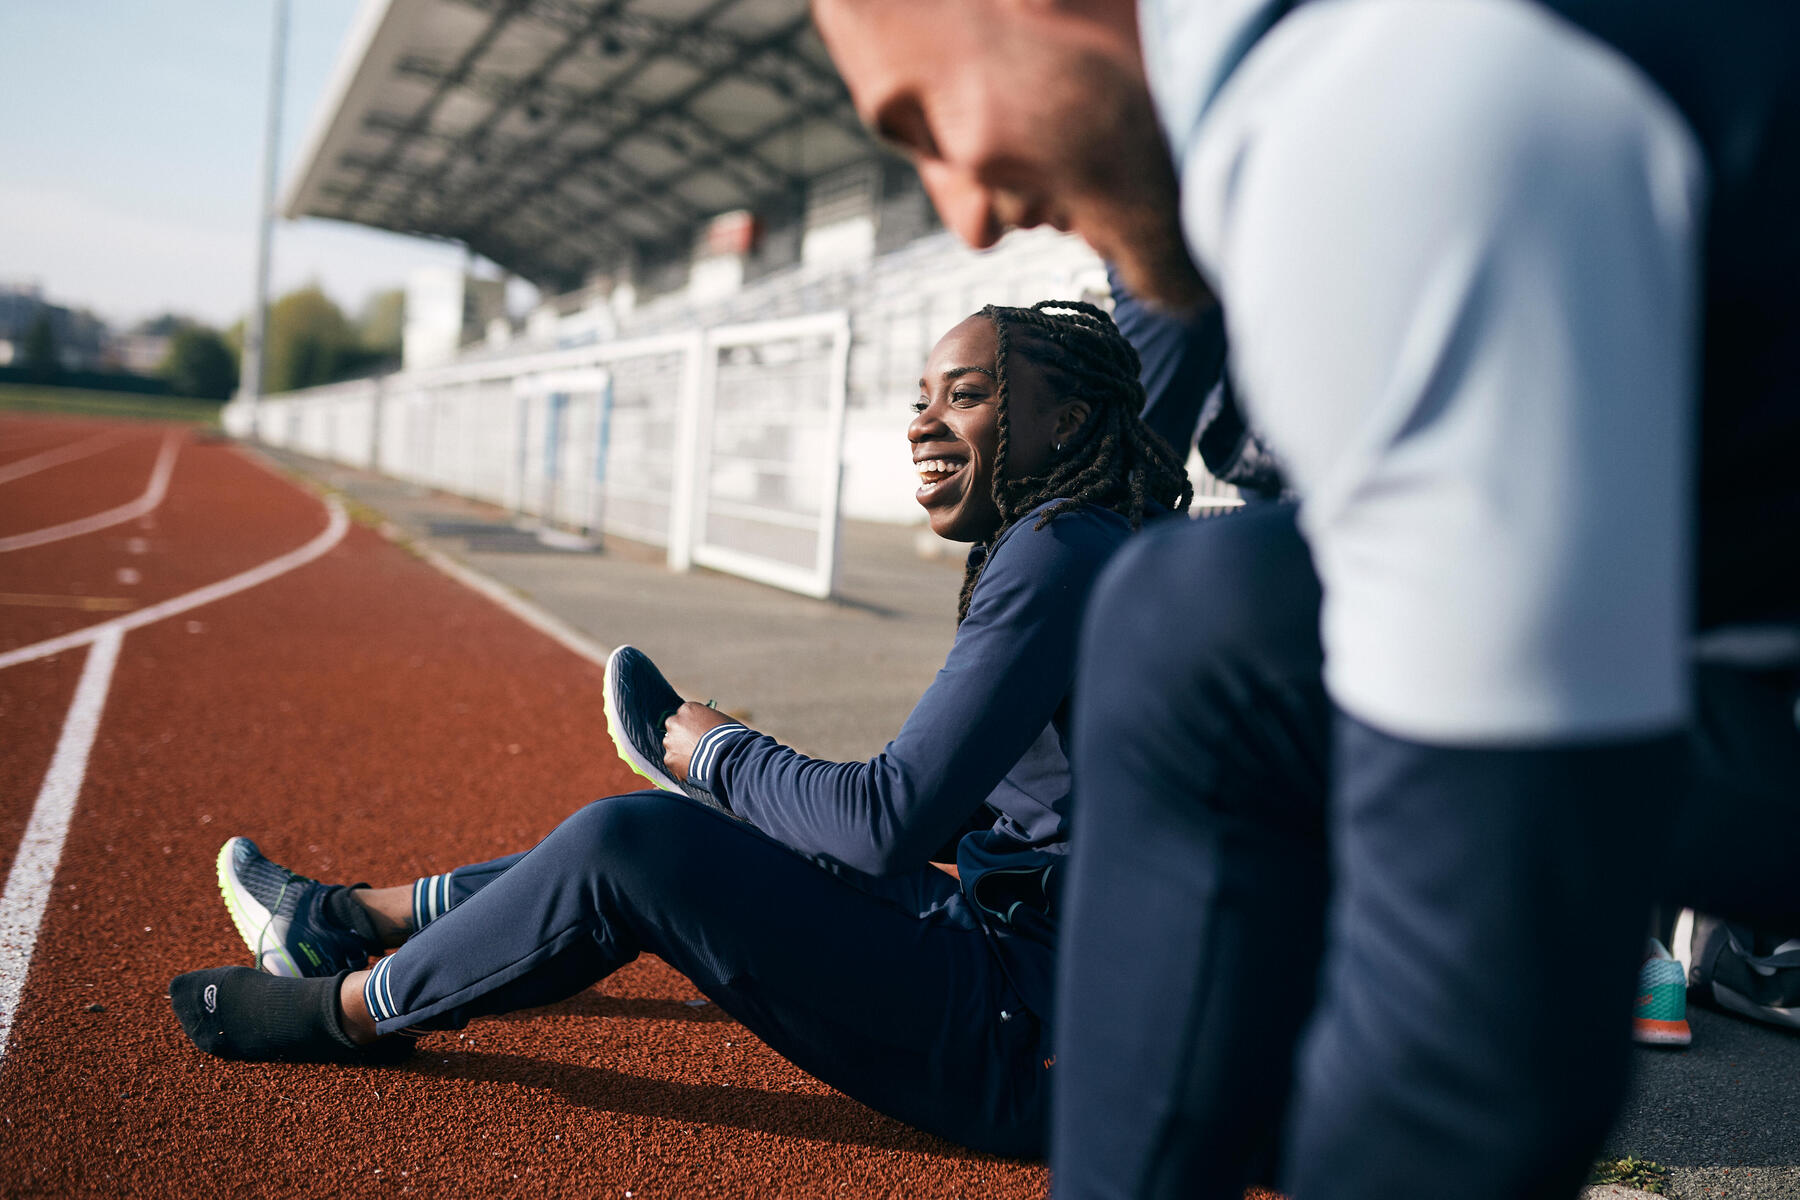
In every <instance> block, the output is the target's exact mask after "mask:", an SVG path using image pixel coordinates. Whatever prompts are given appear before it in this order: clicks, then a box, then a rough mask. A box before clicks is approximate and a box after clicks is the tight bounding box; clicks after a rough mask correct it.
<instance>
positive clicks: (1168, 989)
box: [1052, 506, 1800, 1200]
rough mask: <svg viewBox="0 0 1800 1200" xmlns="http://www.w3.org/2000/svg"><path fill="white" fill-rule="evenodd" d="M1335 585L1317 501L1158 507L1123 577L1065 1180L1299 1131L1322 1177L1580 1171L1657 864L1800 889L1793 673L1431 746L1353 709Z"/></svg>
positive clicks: (1097, 1189)
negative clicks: (1333, 603) (1794, 865)
mask: <svg viewBox="0 0 1800 1200" xmlns="http://www.w3.org/2000/svg"><path fill="white" fill-rule="evenodd" d="M1144 595H1156V596H1162V597H1175V596H1185V597H1191V598H1192V600H1191V603H1189V604H1187V605H1185V606H1182V605H1174V604H1166V605H1145V604H1142V603H1136V602H1134V601H1135V599H1136V598H1138V597H1142V596H1144ZM1319 600H1320V593H1319V584H1318V581H1317V578H1316V576H1315V575H1314V572H1313V568H1312V563H1311V559H1310V556H1309V554H1308V552H1307V549H1306V546H1305V543H1304V542H1303V541H1302V540H1301V538H1300V535H1299V533H1298V530H1297V529H1296V527H1295V524H1294V518H1293V511H1292V510H1291V509H1290V508H1287V507H1285V506H1269V507H1266V508H1261V509H1258V510H1254V511H1251V512H1247V513H1245V514H1243V515H1238V516H1233V517H1229V518H1225V519H1220V520H1212V521H1201V522H1194V523H1180V524H1171V525H1167V526H1164V527H1162V528H1160V529H1157V530H1153V531H1151V532H1148V533H1146V534H1145V535H1144V536H1143V537H1142V538H1140V539H1139V540H1138V541H1137V542H1136V543H1134V544H1133V545H1131V546H1129V547H1127V548H1126V549H1125V550H1124V551H1122V552H1121V554H1120V556H1119V559H1118V560H1117V561H1116V562H1115V563H1114V564H1113V565H1112V566H1111V567H1110V568H1109V571H1108V575H1107V576H1106V577H1105V578H1104V579H1103V580H1102V581H1101V583H1100V585H1099V586H1098V588H1097V589H1096V593H1095V597H1094V600H1093V602H1092V604H1091V605H1090V607H1089V621H1088V627H1087V630H1086V634H1085V637H1084V646H1083V654H1082V660H1081V666H1080V674H1079V676H1078V680H1079V683H1078V691H1077V698H1076V711H1075V738H1076V752H1077V753H1076V758H1075V765H1076V799H1077V807H1076V810H1075V813H1074V837H1073V839H1072V842H1073V847H1074V849H1073V855H1072V861H1071V869H1070V883H1069V890H1068V893H1067V895H1066V903H1067V907H1066V908H1065V920H1064V923H1063V927H1062V928H1063V937H1064V939H1065V940H1064V943H1063V947H1062V953H1061V960H1060V964H1059V972H1060V974H1059V990H1058V1001H1057V1004H1058V1013H1057V1018H1058V1023H1059V1026H1060V1035H1059V1037H1058V1049H1059V1051H1060V1060H1059V1065H1058V1067H1057V1072H1058V1079H1057V1083H1056V1093H1055V1102H1054V1112H1053V1119H1054V1124H1053V1130H1052V1151H1053V1155H1052V1165H1053V1168H1054V1172H1055V1173H1054V1186H1055V1189H1056V1192H1057V1195H1058V1196H1059V1197H1063V1198H1074V1197H1080V1198H1084V1200H1085V1198H1087V1197H1096V1196H1196V1197H1211V1196H1216V1197H1233V1198H1234V1200H1235V1197H1237V1196H1239V1195H1241V1189H1242V1187H1243V1186H1244V1184H1245V1183H1246V1182H1249V1181H1252V1180H1253V1179H1254V1178H1255V1177H1256V1176H1259V1175H1261V1176H1262V1177H1263V1178H1265V1179H1267V1177H1268V1175H1267V1172H1268V1171H1269V1169H1270V1167H1271V1166H1273V1165H1274V1164H1276V1163H1278V1162H1279V1163H1280V1164H1281V1169H1280V1170H1279V1174H1278V1179H1279V1182H1281V1183H1282V1184H1283V1185H1284V1186H1285V1187H1287V1188H1289V1189H1291V1190H1292V1191H1293V1192H1294V1193H1295V1194H1297V1195H1298V1196H1299V1197H1300V1198H1301V1200H1316V1198H1319V1197H1358V1198H1362V1197H1368V1198H1371V1200H1373V1198H1375V1197H1380V1198H1382V1200H1397V1198H1406V1197H1440V1196H1448V1195H1456V1196H1463V1197H1489V1196H1491V1197H1496V1198H1499V1197H1517V1196H1522V1195H1531V1196H1539V1195H1568V1196H1573V1195H1574V1194H1575V1192H1576V1190H1577V1188H1578V1187H1579V1185H1580V1183H1581V1181H1582V1179H1583V1178H1584V1174H1585V1171H1586V1169H1587V1166H1588V1164H1589V1162H1590V1161H1591V1156H1592V1155H1593V1153H1594V1152H1595V1151H1596V1150H1597V1149H1598V1147H1599V1143H1600V1141H1601V1139H1602V1138H1603V1137H1604V1134H1605V1131H1606V1128H1607V1125H1608V1123H1609V1121H1610V1119H1611V1117H1612V1115H1613V1113H1614V1111H1615V1108H1616V1106H1617V1103H1618V1100H1619V1098H1620V1095H1621V1093H1622V1089H1623V1087H1624V1083H1625V1079H1626V1072H1627V1067H1628V1062H1629V1040H1628V1038H1627V1029H1628V1027H1629V1018H1630V1013H1631V1007H1632V997H1633V985H1634V979H1635V972H1636V967H1637V965H1638V959H1639V956H1640V955H1641V951H1642V938H1643V930H1644V928H1645V919H1646V914H1647V910H1648V908H1649V905H1650V902H1651V900H1652V898H1653V894H1652V893H1653V889H1656V888H1657V887H1658V885H1663V886H1662V887H1661V889H1660V890H1661V892H1662V896H1663V897H1666V898H1669V899H1675V900H1679V901H1682V902H1685V903H1689V904H1694V905H1695V906H1697V907H1702V908H1708V909H1711V910H1712V911H1719V912H1724V913H1735V914H1739V915H1744V916H1762V917H1765V918H1783V917H1786V918H1790V919H1791V918H1793V917H1795V916H1800V903H1797V900H1800V889H1794V888H1792V887H1790V886H1787V885H1786V884H1785V883H1784V881H1785V880H1787V879H1789V878H1791V862H1784V860H1786V859H1787V858H1788V856H1789V855H1790V854H1791V848H1792V847H1793V846H1794V845H1797V844H1800V801H1797V800H1796V797H1800V734H1797V733H1796V730H1795V728H1794V720H1795V715H1794V708H1793V705H1794V700H1795V686H1796V679H1795V677H1794V673H1793V672H1792V671H1787V672H1769V673H1761V674H1758V673H1754V672H1744V671H1739V670H1721V669H1716V668H1707V667H1701V668H1700V669H1699V670H1698V672H1697V679H1696V691H1697V696H1696V707H1697V711H1698V715H1697V718H1696V721H1695V724H1694V731H1693V735H1692V737H1691V738H1690V739H1689V740H1688V741H1686V742H1684V741H1683V740H1682V739H1679V738H1674V737H1668V738H1662V739H1656V740H1651V741H1637V742H1620V743H1616V744H1598V745H1586V746H1579V747H1566V748H1552V749H1531V750H1509V749H1445V748H1440V747H1427V746H1421V745H1417V744H1413V743H1408V742H1405V741H1401V740H1398V739H1395V738H1392V737H1389V736H1386V735H1384V734H1383V733H1381V732H1378V731H1377V730H1375V729H1372V728H1370V727H1368V726H1366V725H1363V724H1361V723H1359V722H1357V721H1355V720H1353V719H1351V718H1349V717H1348V716H1346V715H1344V714H1343V713H1342V712H1340V711H1337V710H1335V709H1334V708H1333V707H1332V705H1331V704H1330V702H1329V701H1328V700H1327V698H1326V695H1325V692H1324V688H1323V684H1322V681H1321V662H1322V656H1321V651H1320V644H1319V636H1318V618H1319ZM1671 851H1674V852H1675V853H1671ZM1759 856H1761V861H1759ZM1784 868H1785V869H1784ZM1658 898H1662V897H1658Z"/></svg>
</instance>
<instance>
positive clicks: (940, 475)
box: [913, 458, 963, 483]
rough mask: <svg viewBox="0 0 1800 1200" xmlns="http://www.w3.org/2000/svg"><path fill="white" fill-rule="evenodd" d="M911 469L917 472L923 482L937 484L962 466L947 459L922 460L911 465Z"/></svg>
mask: <svg viewBox="0 0 1800 1200" xmlns="http://www.w3.org/2000/svg"><path fill="white" fill-rule="evenodd" d="M913 469H914V470H916V471H918V473H919V478H920V479H921V480H923V481H924V482H926V483H937V482H938V481H939V480H941V479H948V478H949V477H950V476H952V475H954V474H956V473H957V472H958V471H960V470H962V469H963V464H962V463H961V462H958V461H956V460H954V459H948V458H922V459H920V460H919V461H918V462H916V463H914V464H913Z"/></svg>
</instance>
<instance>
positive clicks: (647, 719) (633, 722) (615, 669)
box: [606, 646, 718, 805]
mask: <svg viewBox="0 0 1800 1200" xmlns="http://www.w3.org/2000/svg"><path fill="white" fill-rule="evenodd" d="M681 705H682V699H681V694H680V693H679V692H677V691H676V690H675V689H674V688H672V687H670V686H669V681H668V680H666V679H664V678H663V675H662V672H661V671H658V670H657V669H656V664H655V663H653V662H651V661H650V657H649V656H648V655H647V654H645V653H644V652H643V651H642V650H639V649H638V648H637V647H635V646H620V647H619V648H618V649H617V650H614V651H613V652H612V654H610V655H609V656H608V657H607V659H606V727H607V730H608V732H610V733H611V734H612V740H613V745H615V746H617V747H618V748H619V757H620V758H622V759H624V760H625V765H626V766H628V767H630V768H631V769H632V770H633V771H635V772H637V773H638V774H639V775H642V776H643V777H644V778H645V779H648V780H649V781H650V782H651V783H652V784H654V785H655V786H657V787H658V788H661V789H662V790H663V791H665V792H676V793H678V794H680V795H685V796H692V797H693V798H694V799H696V800H699V801H701V802H703V803H706V804H712V805H717V804H718V801H716V800H714V799H713V796H712V793H711V792H709V791H707V790H706V789H705V788H703V787H700V786H699V785H697V784H691V783H684V782H682V781H681V780H679V779H676V778H675V777H674V776H673V775H671V774H669V770H668V768H667V767H665V766H663V725H664V723H665V722H667V721H668V719H669V718H670V717H672V716H674V715H675V710H676V709H678V708H680V707H681Z"/></svg>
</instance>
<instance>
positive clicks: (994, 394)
mask: <svg viewBox="0 0 1800 1200" xmlns="http://www.w3.org/2000/svg"><path fill="white" fill-rule="evenodd" d="M1138 376H1139V364H1138V356H1137V351H1136V350H1134V349H1132V346H1131V343H1130V342H1128V341H1126V340H1125V338H1124V336H1123V335H1121V334H1120V333H1119V330H1118V327H1117V326H1115V325H1114V324H1113V322H1112V318H1111V317H1109V316H1107V315H1106V313H1105V312H1104V311H1102V310H1101V309H1098V308H1096V307H1094V306H1093V305H1091V304H1084V303H1082V302H1080V301H1076V300H1067V301H1064V300H1045V301H1040V302H1039V303H1037V304H1034V305H1032V306H1031V307H1030V308H1002V307H999V306H997V305H992V304H990V305H988V306H987V307H985V308H983V309H982V310H981V311H980V312H978V313H976V314H974V315H973V316H971V317H969V318H967V319H966V320H964V321H963V322H962V323H961V324H960V325H958V326H956V328H954V329H952V330H951V331H950V332H949V333H947V334H945V335H944V336H943V338H942V339H941V340H939V342H938V344H937V346H936V347H935V348H934V349H933V350H932V352H931V358H930V359H929V361H927V362H926V364H925V374H924V376H923V377H922V378H921V379H920V380H919V399H918V402H917V403H916V404H914V406H913V408H914V411H915V412H917V413H918V416H916V417H914V418H913V422H912V425H911V427H910V428H909V429H908V430H907V437H908V438H909V439H910V440H911V442H912V445H913V465H914V466H915V467H916V468H917V469H918V472H919V481H920V486H919V491H918V500H919V504H920V505H921V506H923V507H924V509H925V512H926V514H927V517H928V519H929V520H930V522H931V529H932V532H934V533H936V534H937V535H938V536H940V537H944V538H949V539H950V540H951V541H956V542H974V543H976V544H977V549H976V551H975V552H974V553H972V554H971V555H970V557H969V567H968V573H967V574H966V575H965V576H964V579H963V589H962V597H961V599H960V600H959V602H958V606H957V617H958V619H959V620H960V619H962V618H963V617H966V616H968V612H969V598H970V596H971V595H972V594H973V592H974V590H975V583H976V581H977V580H978V579H980V577H981V572H982V570H983V569H984V568H985V566H986V563H987V559H988V554H987V551H988V550H989V549H990V548H991V547H992V545H993V543H994V541H995V540H996V539H997V538H998V537H999V536H1000V534H1001V533H1003V532H1004V531H1005V530H1006V529H1008V528H1009V527H1011V526H1012V525H1013V524H1014V523H1015V522H1017V521H1018V520H1019V519H1020V518H1021V517H1023V516H1025V515H1026V514H1027V513H1031V512H1034V511H1036V510H1037V509H1039V508H1040V507H1041V508H1043V509H1044V511H1043V512H1042V513H1041V514H1040V515H1039V517H1038V521H1037V526H1036V527H1037V528H1040V529H1041V528H1042V527H1043V526H1044V525H1045V524H1047V523H1048V522H1049V521H1050V520H1051V518H1052V517H1054V516H1056V515H1058V514H1060V513H1064V512H1069V511H1071V510H1072V509H1075V508H1077V507H1079V506H1081V505H1084V504H1092V505H1096V506H1098V507H1100V508H1106V509H1111V510H1112V511H1114V512H1117V513H1120V514H1121V515H1122V516H1124V517H1125V518H1126V519H1127V520H1128V521H1129V522H1130V523H1131V527H1132V528H1133V529H1136V528H1138V527H1139V526H1141V525H1142V524H1143V520H1144V515H1145V513H1146V512H1147V511H1149V510H1150V509H1151V508H1156V507H1160V508H1163V509H1169V510H1177V509H1183V508H1186V507H1187V503H1188V501H1189V500H1191V499H1192V498H1193V494H1194V488H1193V484H1192V483H1190V482H1189V480H1188V477H1187V472H1186V471H1185V470H1184V469H1183V468H1182V464H1181V456H1180V455H1179V454H1177V453H1176V452H1175V450H1174V448H1173V447H1171V446H1170V445H1169V444H1168V442H1166V441H1164V440H1163V439H1162V438H1161V437H1159V436H1158V435H1157V434H1156V433H1155V431H1153V430H1152V429H1150V427H1149V426H1147V425H1145V424H1144V422H1143V421H1142V420H1141V419H1140V417H1139V415H1138V414H1139V413H1140V412H1141V411H1142V410H1143V407H1144V388H1143V385H1142V384H1141V383H1139V382H1138Z"/></svg>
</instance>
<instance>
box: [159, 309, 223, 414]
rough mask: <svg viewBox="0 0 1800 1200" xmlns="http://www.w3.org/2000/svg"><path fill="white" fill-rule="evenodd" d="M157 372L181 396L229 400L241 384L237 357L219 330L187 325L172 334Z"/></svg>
mask: <svg viewBox="0 0 1800 1200" xmlns="http://www.w3.org/2000/svg"><path fill="white" fill-rule="evenodd" d="M157 374H158V375H160V376H162V377H163V378H164V379H166V380H168V381H169V386H170V387H171V388H172V389H174V391H175V394H176V395H178V396H195V397H198V398H199V399H202V400H229V399H230V398H231V393H232V391H233V390H234V389H236V387H237V378H238V368H237V357H236V356H235V355H233V354H232V352H231V347H229V346H227V345H226V344H225V339H224V338H223V337H221V336H219V331H218V330H216V329H210V328H208V327H207V326H205V325H184V326H182V327H181V328H179V329H177V330H176V331H175V333H174V335H173V336H172V337H171V338H170V340H169V352H168V353H167V354H166V355H164V357H163V361H162V365H161V366H160V367H158V368H157Z"/></svg>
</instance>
